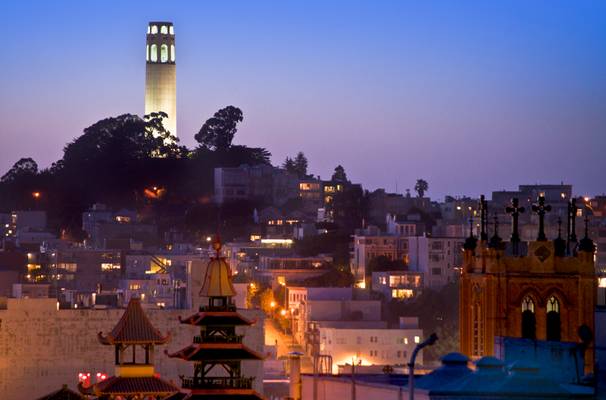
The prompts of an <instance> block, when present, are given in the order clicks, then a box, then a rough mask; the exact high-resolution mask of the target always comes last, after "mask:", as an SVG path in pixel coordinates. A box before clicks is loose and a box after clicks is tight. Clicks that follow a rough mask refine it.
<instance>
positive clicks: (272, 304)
mask: <svg viewBox="0 0 606 400" xmlns="http://www.w3.org/2000/svg"><path fill="white" fill-rule="evenodd" d="M269 306H270V307H271V308H276V302H275V301H273V300H272V301H271V303H269Z"/></svg>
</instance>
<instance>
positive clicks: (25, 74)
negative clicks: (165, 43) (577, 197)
mask: <svg viewBox="0 0 606 400" xmlns="http://www.w3.org/2000/svg"><path fill="white" fill-rule="evenodd" d="M327 3H329V2H325V1H316V2H310V1H305V2H294V1H293V2H283V1H273V2H269V1H255V2H248V1H238V2H236V1H234V2H230V1H226V2H223V1H222V2H212V3H211V2H193V1H191V2H186V1H182V2H166V1H161V2H160V1H158V2H156V1H128V2H121V1H105V2H100V1H97V2H80V1H57V2H48V1H39V2H34V1H9V0H3V1H2V2H0V15H2V16H3V33H4V35H3V51H2V52H1V53H0V54H1V56H0V65H1V67H2V72H3V73H2V74H0V88H1V89H0V118H1V119H2V121H3V124H2V127H1V128H0V132H1V135H2V138H3V144H2V146H1V147H0V171H2V173H4V171H6V170H7V169H8V168H10V166H11V165H12V164H13V163H14V162H15V161H17V160H18V159H19V158H20V157H23V156H30V157H33V158H34V159H35V160H36V161H38V163H39V164H40V166H41V167H47V166H48V165H49V164H50V163H51V162H53V161H55V160H57V159H58V158H60V157H61V154H62V148H63V146H64V144H65V143H66V142H67V141H69V140H71V139H72V138H74V137H76V136H78V135H79V134H81V132H82V129H83V128H85V127H87V126H89V125H91V124H92V123H94V122H96V121H97V120H99V119H101V118H104V117H107V116H114V115H118V114H121V113H136V114H141V113H142V112H143V94H144V79H145V75H144V74H145V55H144V51H145V50H144V49H145V31H146V26H147V22H148V21H150V20H170V21H173V22H174V24H175V33H176V46H177V51H176V54H177V82H178V129H179V136H180V137H181V139H182V142H183V143H184V144H185V145H188V146H193V145H194V140H193V135H194V134H195V133H196V132H197V131H198V129H199V127H200V126H201V125H202V123H203V122H204V121H205V120H206V119H207V118H208V117H210V116H211V115H212V114H213V113H214V112H215V111H216V110H217V109H219V108H221V107H224V106H226V105H230V104H232V105H235V106H238V107H240V108H242V110H243V112H244V115H245V121H244V123H242V125H241V128H240V131H239V132H238V134H237V136H236V140H235V141H236V142H237V143H242V144H246V145H250V146H263V147H266V148H268V149H269V150H270V151H271V152H272V154H273V161H274V163H275V164H278V163H281V162H282V160H283V159H284V158H285V156H287V155H294V154H295V153H296V152H297V151H299V150H302V151H304V152H305V153H306V155H307V156H308V158H309V161H310V172H312V173H314V174H317V175H320V176H322V177H326V178H328V177H329V176H330V174H331V173H332V170H333V168H334V167H335V166H336V165H337V164H342V165H343V166H344V167H345V169H346V171H347V173H348V175H349V177H350V178H351V179H352V180H354V181H356V182H361V183H363V184H364V186H365V187H367V188H369V189H374V188H377V187H384V188H386V189H387V190H390V191H393V190H395V187H396V183H397V186H398V190H399V191H400V192H403V191H404V190H405V189H406V188H412V187H413V186H414V182H415V180H416V179H417V178H424V179H426V180H427V181H428V182H429V186H430V190H429V195H431V196H432V197H441V196H443V195H444V194H452V195H462V194H469V195H477V194H479V193H482V192H486V193H488V192H490V191H492V190H498V189H514V188H516V187H517V185H518V184H520V183H537V182H542V183H559V182H560V181H565V182H567V183H572V184H573V185H575V192H576V193H578V194H598V193H603V192H606V176H605V174H604V171H606V156H605V154H604V153H605V151H606V2H600V1H578V2H569V1H568V2H559V1H533V2H528V1H503V2H477V1H476V2H464V1H460V2H459V1H458V2H442V1H435V2H425V1H423V2H393V1H384V2H368V1H360V2H352V1H341V2H339V1H334V2H330V4H327ZM573 5H574V6H573Z"/></svg>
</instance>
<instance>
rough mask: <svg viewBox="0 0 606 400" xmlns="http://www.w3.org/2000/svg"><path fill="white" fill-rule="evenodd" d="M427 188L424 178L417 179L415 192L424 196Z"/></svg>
mask: <svg viewBox="0 0 606 400" xmlns="http://www.w3.org/2000/svg"><path fill="white" fill-rule="evenodd" d="M427 189H429V184H428V183H427V181H426V180H424V179H417V183H416V184H415V192H417V195H418V196H419V197H423V196H425V192H427Z"/></svg>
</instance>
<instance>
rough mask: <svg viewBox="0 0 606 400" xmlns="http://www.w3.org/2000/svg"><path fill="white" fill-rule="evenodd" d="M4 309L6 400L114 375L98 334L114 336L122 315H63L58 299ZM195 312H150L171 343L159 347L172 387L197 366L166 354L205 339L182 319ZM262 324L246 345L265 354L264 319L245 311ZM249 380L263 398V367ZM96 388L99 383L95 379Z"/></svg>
mask: <svg viewBox="0 0 606 400" xmlns="http://www.w3.org/2000/svg"><path fill="white" fill-rule="evenodd" d="M2 308H3V309H0V393H2V396H1V397H2V398H3V399H11V400H21V399H23V400H26V399H32V398H36V397H38V396H41V395H43V394H45V393H49V392H51V391H53V390H56V388H57V387H60V386H61V385H62V384H68V385H69V386H70V387H72V388H75V387H76V385H77V383H78V373H79V372H90V373H91V376H94V375H95V374H96V373H97V372H104V373H107V374H109V375H111V374H113V373H114V352H113V351H112V349H110V348H108V347H107V346H103V345H101V344H100V343H99V342H98V340H97V333H98V332H108V331H109V330H111V329H112V328H113V327H114V326H115V325H116V323H117V322H118V320H119V319H120V317H121V316H122V314H123V313H124V310H122V309H108V310H90V309H86V310H57V306H56V301H55V300H54V299H8V300H7V302H6V303H5V307H2ZM193 312H194V310H152V309H150V310H146V313H147V315H148V317H149V319H150V321H151V322H152V324H153V325H154V326H156V327H157V328H158V329H159V330H160V331H161V332H162V333H163V334H164V333H166V332H168V333H170V335H171V340H170V342H169V343H168V344H167V345H166V346H157V347H156V350H155V355H154V360H155V365H156V371H157V372H158V373H159V374H160V376H161V377H162V378H163V379H165V380H168V381H172V382H173V383H175V384H176V385H177V386H179V387H180V386H181V382H180V380H179V375H181V374H183V375H190V374H191V372H192V371H191V370H192V366H191V363H187V362H183V361H181V360H177V359H170V358H168V357H167V356H166V355H165V354H164V353H163V352H164V350H165V349H167V350H170V351H176V350H178V349H180V348H183V347H185V346H187V345H188V344H190V343H191V341H192V338H193V336H194V335H197V334H199V330H198V329H197V328H196V327H192V326H189V325H184V324H180V323H179V321H178V316H179V315H181V316H182V317H187V316H188V315H191V314H192V313H193ZM240 312H241V313H242V315H244V316H245V317H247V318H250V319H256V320H257V324H256V325H254V326H252V327H250V328H243V329H242V330H241V331H239V332H238V333H245V334H246V337H245V343H246V345H247V346H249V347H250V348H251V349H253V350H255V351H257V352H261V353H262V352H263V344H264V334H263V315H262V312H260V311H256V310H241V311H240ZM243 370H244V373H245V374H246V375H247V376H256V377H257V379H256V380H255V390H257V392H259V393H262V390H263V389H262V388H263V381H262V376H263V364H262V363H261V362H244V363H243ZM93 382H94V379H93Z"/></svg>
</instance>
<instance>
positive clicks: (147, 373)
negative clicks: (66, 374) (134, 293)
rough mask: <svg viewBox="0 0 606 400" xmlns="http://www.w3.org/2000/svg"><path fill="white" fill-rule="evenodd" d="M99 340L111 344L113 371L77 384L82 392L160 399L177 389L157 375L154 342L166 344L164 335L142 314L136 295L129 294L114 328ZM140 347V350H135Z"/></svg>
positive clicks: (107, 396) (102, 396)
mask: <svg viewBox="0 0 606 400" xmlns="http://www.w3.org/2000/svg"><path fill="white" fill-rule="evenodd" d="M98 337H99V342H101V344H104V345H109V346H114V347H115V354H116V370H115V375H114V376H111V377H109V378H107V379H106V380H104V381H101V382H98V383H96V384H94V385H92V386H90V387H88V388H85V387H83V386H82V385H79V386H78V388H79V389H80V391H81V392H82V393H83V394H86V395H89V396H91V395H92V396H95V397H96V398H98V399H116V400H118V399H120V400H131V399H137V400H140V399H144V400H148V399H149V400H155V399H162V398H164V397H166V396H168V395H171V394H173V393H176V392H178V391H179V388H177V387H176V386H175V385H173V384H171V383H169V382H166V381H164V380H163V379H160V378H159V377H158V375H157V374H156V373H155V370H154V360H153V357H154V346H155V345H160V344H165V343H166V342H168V340H169V339H170V336H169V335H166V336H163V335H162V334H161V333H160V331H158V330H157V329H156V328H154V326H153V325H152V323H151V322H150V321H149V319H148V318H147V315H145V312H144V311H143V308H142V307H141V301H140V300H139V299H138V298H132V299H131V300H130V302H129V303H128V306H127V307H126V311H125V312H124V314H123V315H122V318H120V321H118V324H117V325H116V326H115V328H114V329H113V330H112V331H111V332H110V333H108V334H107V335H106V336H103V334H102V333H101V332H99V334H98ZM137 350H139V352H137Z"/></svg>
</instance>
